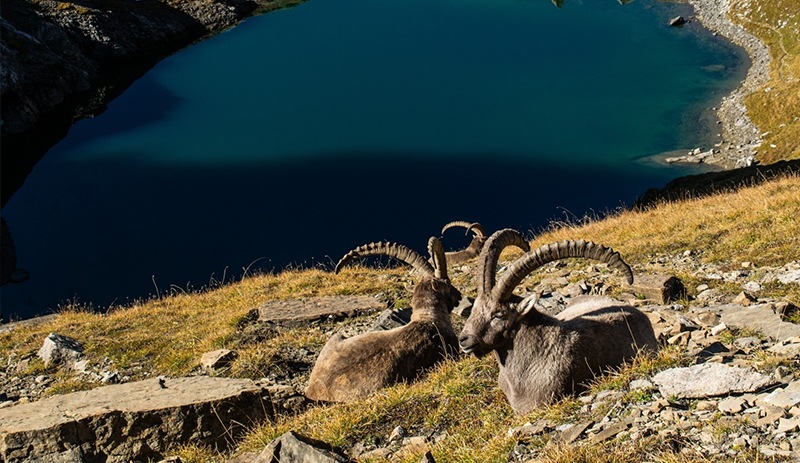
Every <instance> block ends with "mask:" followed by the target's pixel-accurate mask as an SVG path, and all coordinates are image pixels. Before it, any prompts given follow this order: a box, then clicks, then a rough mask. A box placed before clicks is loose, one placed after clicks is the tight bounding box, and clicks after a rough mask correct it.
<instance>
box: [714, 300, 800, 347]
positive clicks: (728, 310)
mask: <svg viewBox="0 0 800 463" xmlns="http://www.w3.org/2000/svg"><path fill="white" fill-rule="evenodd" d="M773 307H774V306H773V305H772V304H760V305H753V306H748V307H745V306H742V305H738V304H727V305H723V306H720V307H717V309H718V310H719V311H720V313H721V315H722V322H723V323H725V324H726V325H728V326H729V327H734V328H753V329H756V330H758V331H759V332H761V333H763V334H764V335H766V336H769V337H771V338H773V339H777V340H779V341H781V340H784V339H787V338H791V337H795V336H800V325H795V324H794V323H789V322H785V321H783V320H781V317H780V315H778V314H776V313H775V311H774V309H773Z"/></svg>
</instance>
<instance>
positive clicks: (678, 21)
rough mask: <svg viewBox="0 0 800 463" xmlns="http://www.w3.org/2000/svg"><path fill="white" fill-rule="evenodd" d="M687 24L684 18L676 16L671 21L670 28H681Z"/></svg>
mask: <svg viewBox="0 0 800 463" xmlns="http://www.w3.org/2000/svg"><path fill="white" fill-rule="evenodd" d="M684 24H686V18H684V17H683V16H675V17H674V18H672V19H670V20H669V25H670V27H681V26H683V25H684Z"/></svg>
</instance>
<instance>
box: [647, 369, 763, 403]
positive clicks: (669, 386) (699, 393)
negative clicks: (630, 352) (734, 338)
mask: <svg viewBox="0 0 800 463" xmlns="http://www.w3.org/2000/svg"><path fill="white" fill-rule="evenodd" d="M653 382H654V383H656V385H657V386H658V388H659V391H660V392H661V395H663V396H664V397H675V398H679V399H702V398H705V397H713V396H720V395H727V394H734V393H743V392H753V391H757V390H759V389H762V388H764V387H766V386H769V385H771V384H774V382H775V381H774V380H773V379H772V378H770V377H769V376H766V375H762V374H761V373H758V372H756V371H753V370H748V369H744V368H739V367H732V366H728V365H724V364H720V363H702V364H699V365H693V366H691V367H682V368H671V369H669V370H664V371H662V372H660V373H658V374H656V375H655V376H654V377H653Z"/></svg>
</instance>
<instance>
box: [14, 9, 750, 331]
mask: <svg viewBox="0 0 800 463" xmlns="http://www.w3.org/2000/svg"><path fill="white" fill-rule="evenodd" d="M679 13H680V14H684V15H686V14H687V13H688V11H687V10H686V7H685V6H683V5H673V4H659V3H656V2H652V1H637V2H634V3H631V4H628V5H624V6H621V5H619V4H618V3H616V2H613V1H608V0H584V1H582V2H580V1H569V0H568V1H567V2H566V3H565V5H564V7H563V8H561V9H557V8H555V7H554V6H553V5H552V4H551V3H550V2H546V1H523V0H492V1H489V0H462V1H456V0H427V1H417V0H405V1H399V0H369V1H368V0H328V1H321V0H311V1H309V2H307V3H304V4H302V5H300V6H298V7H295V8H292V9H288V10H283V11H279V12H274V13H270V14H268V15H264V16H260V17H255V18H251V19H249V20H247V21H245V22H244V23H243V24H242V25H240V26H238V27H236V28H234V29H232V30H230V31H228V32H225V33H223V34H221V35H219V36H217V37H214V38H212V39H209V40H206V41H203V42H201V43H199V44H197V45H195V46H193V47H191V48H188V49H186V50H184V51H182V52H180V53H178V54H176V55H174V56H172V57H170V58H168V59H166V60H164V61H163V62H161V63H160V64H158V65H157V66H156V67H155V68H154V69H152V70H151V71H150V72H149V73H148V74H146V75H145V76H144V77H142V78H141V79H140V80H138V81H137V82H135V83H134V84H133V85H132V86H131V87H130V89H128V91H127V92H125V93H124V94H123V95H121V96H120V97H118V98H117V99H116V100H114V101H112V102H111V103H110V104H109V107H108V110H107V111H106V112H105V113H103V114H101V115H100V116H98V117H95V118H94V119H90V120H84V121H80V122H78V123H77V124H76V125H75V126H74V127H73V128H72V130H71V131H70V133H69V135H68V136H67V137H66V138H65V139H64V140H63V141H62V142H61V143H59V144H58V145H57V146H55V147H54V148H53V149H52V150H51V151H50V152H49V153H48V154H47V155H46V156H45V158H44V159H43V160H42V161H41V162H40V163H39V164H38V165H37V167H36V169H35V170H34V172H33V173H32V174H31V176H30V177H29V178H28V179H27V181H26V183H25V185H24V186H23V188H22V189H20V190H19V192H17V194H16V195H15V196H14V197H13V198H12V199H11V200H10V201H9V203H8V205H7V206H6V207H5V208H4V209H3V215H4V217H5V218H6V220H7V221H8V223H9V226H10V228H11V231H12V234H13V236H14V241H15V243H16V245H17V253H18V261H19V265H20V266H21V267H24V268H27V269H28V270H29V271H30V272H31V279H30V280H29V281H28V282H25V283H23V284H20V285H14V286H8V285H7V286H4V287H3V288H2V293H0V296H1V297H2V311H3V315H4V316H5V317H8V316H10V315H12V314H16V315H18V316H22V317H27V316H30V315H32V314H34V313H42V312H46V311H48V310H49V309H52V308H54V307H55V306H56V305H57V304H58V303H59V302H60V301H65V300H78V301H80V302H86V303H90V302H91V303H94V304H96V305H98V306H100V307H104V306H106V305H108V304H110V303H124V302H127V301H128V300H130V299H132V298H141V297H147V296H148V295H150V294H153V293H156V292H157V291H158V292H162V293H163V292H164V291H166V290H167V289H168V288H169V287H170V286H171V285H175V286H176V287H180V288H184V289H185V288H187V287H188V288H191V289H197V288H200V287H203V286H204V285H207V284H209V282H210V281H213V280H216V281H218V280H222V279H223V276H224V278H225V279H226V280H230V279H231V278H235V277H237V276H239V275H241V274H242V269H243V268H245V267H249V268H250V269H251V270H254V269H266V270H269V269H274V268H277V269H279V268H283V267H284V266H285V265H287V264H298V265H327V264H329V263H330V262H331V260H333V261H335V260H337V259H338V258H339V257H340V256H341V255H342V254H343V253H344V252H346V251H347V250H349V249H350V248H352V247H355V246H357V245H359V244H363V243H365V242H368V241H374V240H379V239H389V240H397V241H400V242H402V243H404V244H407V245H409V246H411V247H414V248H417V249H419V250H423V249H424V246H425V242H426V238H427V237H428V236H430V235H432V234H438V231H439V230H440V228H441V226H442V225H443V224H444V223H446V222H447V221H450V220H477V221H481V222H482V223H484V225H485V226H486V227H487V229H489V230H493V229H497V228H501V227H505V226H512V227H517V228H521V229H523V230H537V229H539V228H540V227H542V226H544V225H546V224H547V222H548V221H549V220H551V219H553V218H556V219H564V218H571V217H575V216H577V217H581V216H583V215H584V214H586V213H587V212H588V213H592V211H595V212H602V211H605V210H610V209H614V208H616V207H619V206H621V205H623V204H630V203H631V202H632V201H633V200H634V199H635V197H636V195H637V194H639V193H641V192H643V191H644V189H646V188H648V187H654V186H661V185H663V184H664V183H665V182H666V181H668V180H669V179H671V178H674V177H676V176H679V175H682V174H685V173H686V172H687V171H685V170H684V171H681V170H678V169H659V168H655V167H652V166H647V165H645V164H642V163H639V162H636V160H637V159H638V158H641V157H643V156H647V155H652V154H656V153H659V152H663V151H672V150H676V149H689V148H692V147H694V146H698V145H705V146H707V145H708V144H709V141H713V137H714V133H713V130H712V129H713V125H712V127H709V126H707V125H705V124H703V123H701V121H703V120H705V116H706V115H707V110H708V108H710V107H711V106H713V105H715V104H716V103H717V102H718V101H719V99H720V98H721V96H722V95H723V94H725V93H727V92H729V91H730V90H731V89H733V88H734V87H735V86H736V85H737V83H738V82H739V81H740V80H741V78H742V76H743V72H744V71H745V65H746V59H745V58H743V55H742V54H741V52H740V51H739V50H737V49H735V48H733V47H732V46H731V45H729V44H727V43H725V42H724V41H722V40H721V39H719V38H717V37H714V36H712V35H711V34H709V33H708V32H707V31H704V30H703V29H702V28H700V27H699V25H697V24H695V23H692V24H690V25H689V26H688V27H685V28H682V29H675V28H669V27H667V25H666V24H667V20H668V19H669V17H671V16H675V15H676V14H679ZM457 235H458V233H453V235H452V236H451V235H450V234H448V236H446V237H445V238H446V242H447V243H448V245H458V244H462V243H463V242H464V238H463V237H461V236H457ZM251 264H252V265H251Z"/></svg>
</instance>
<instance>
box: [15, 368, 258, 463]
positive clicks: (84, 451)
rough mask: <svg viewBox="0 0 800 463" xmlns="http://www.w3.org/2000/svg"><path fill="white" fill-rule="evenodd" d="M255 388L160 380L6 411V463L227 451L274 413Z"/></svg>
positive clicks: (236, 382)
mask: <svg viewBox="0 0 800 463" xmlns="http://www.w3.org/2000/svg"><path fill="white" fill-rule="evenodd" d="M263 395H264V393H263V390H262V388H261V387H260V386H258V385H256V384H255V383H254V382H253V381H251V380H244V379H228V378H210V377H207V376H197V377H191V378H154V379H149V380H145V381H138V382H132V383H126V384H117V385H113V386H104V387H100V388H97V389H93V390H90V391H82V392H74V393H71V394H65V395H60V396H54V397H49V398H46V399H43V400H39V401H36V402H29V403H23V404H19V405H14V406H11V407H7V408H3V409H0V423H2V427H0V461H5V462H6V463H23V462H25V463H72V462H75V463H79V462H80V463H94V462H128V461H150V460H152V461H158V460H159V459H161V458H164V457H165V456H166V455H164V453H165V452H166V451H167V450H168V449H169V448H174V446H176V445H180V444H184V443H189V442H191V443H193V444H199V445H206V446H209V447H210V448H216V449H220V450H223V449H225V448H227V447H228V446H229V445H230V444H231V443H232V442H233V438H235V437H237V436H239V435H240V434H241V433H242V432H243V431H244V425H252V424H253V423H258V422H260V421H262V420H264V419H265V418H267V417H268V414H269V411H270V410H272V409H273V407H272V404H269V403H268V400H269V399H266V400H265V399H264V398H262V396H263Z"/></svg>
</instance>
